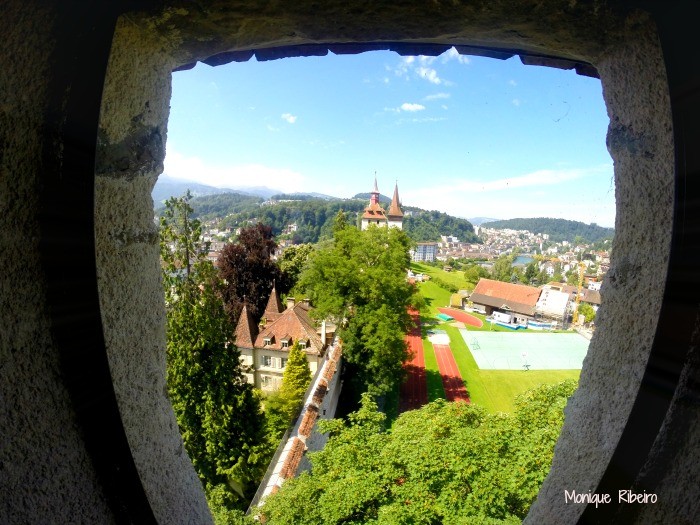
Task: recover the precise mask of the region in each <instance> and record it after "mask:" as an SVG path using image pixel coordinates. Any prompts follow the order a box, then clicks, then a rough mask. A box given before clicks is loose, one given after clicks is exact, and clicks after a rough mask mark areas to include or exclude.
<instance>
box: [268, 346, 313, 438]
mask: <svg viewBox="0 0 700 525" xmlns="http://www.w3.org/2000/svg"><path fill="white" fill-rule="evenodd" d="M310 383H311V369H310V368H309V362H308V360H307V359H306V355H305V354H304V351H303V350H302V349H301V347H300V346H299V342H298V341H297V342H295V343H294V344H293V345H292V347H291V348H290V350H289V357H288V359H287V365H286V366H285V368H284V374H283V376H282V385H281V386H280V389H279V390H278V391H276V392H271V393H270V394H268V395H267V398H266V399H265V414H266V416H267V422H268V436H269V439H270V441H271V443H274V442H276V441H277V440H279V438H280V436H281V435H282V434H284V431H285V430H286V429H287V427H288V426H289V425H290V424H291V423H292V421H293V420H294V419H295V418H296V417H297V416H298V415H299V411H300V409H301V407H302V404H303V402H304V394H305V393H306V389H307V388H308V387H309V384H310Z"/></svg>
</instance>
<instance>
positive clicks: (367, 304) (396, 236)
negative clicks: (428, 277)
mask: <svg viewBox="0 0 700 525" xmlns="http://www.w3.org/2000/svg"><path fill="white" fill-rule="evenodd" d="M410 245H411V242H410V240H409V239H408V237H407V236H406V235H405V233H403V232H402V231H401V230H398V229H396V228H384V227H375V226H372V227H370V228H368V229H367V230H365V231H360V230H358V229H356V228H354V227H351V226H346V227H344V228H339V229H338V230H337V231H336V233H335V239H334V240H333V242H332V243H331V244H329V245H328V246H326V247H324V248H322V249H318V250H317V251H316V252H315V253H314V254H313V255H312V257H311V259H310V261H309V264H308V266H307V268H306V269H305V270H304V272H303V273H302V275H301V278H300V280H299V287H300V288H302V289H304V290H305V292H306V294H307V295H308V296H309V297H310V298H311V300H312V302H313V305H314V311H313V314H314V315H315V316H316V317H317V318H325V317H330V318H332V319H334V320H335V321H337V322H338V323H340V327H339V335H340V337H341V338H342V340H343V354H344V357H345V359H346V360H347V362H349V363H350V364H352V365H355V366H356V367H357V369H358V377H357V378H358V379H359V380H360V381H361V382H362V383H363V384H364V385H365V386H366V387H368V388H370V389H371V391H373V392H374V393H384V392H388V391H389V390H391V389H392V388H393V387H394V385H395V384H396V383H397V381H399V380H400V379H401V377H402V373H403V368H402V363H403V361H404V360H405V358H406V357H407V350H406V344H405V342H404V337H405V334H406V332H407V330H408V328H409V326H410V322H411V318H410V316H409V315H408V312H407V308H408V306H409V305H410V304H411V303H412V302H413V301H415V300H416V297H417V296H414V293H415V291H414V288H413V287H412V286H411V285H409V284H408V282H407V280H406V270H407V268H408V267H409V263H410V258H409V255H408V250H409V247H410Z"/></svg>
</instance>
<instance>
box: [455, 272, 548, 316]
mask: <svg viewBox="0 0 700 525" xmlns="http://www.w3.org/2000/svg"><path fill="white" fill-rule="evenodd" d="M539 298H540V289H539V288H535V287H534V286H526V285H524V284H512V283H504V282H501V281H494V280H492V279H479V282H478V283H477V285H476V287H475V288H474V291H473V292H472V294H471V296H470V297H469V300H470V301H471V302H472V304H473V308H474V309H475V310H479V311H484V312H486V314H487V315H493V314H494V313H500V314H504V315H506V316H509V317H510V321H509V322H511V323H514V324H519V323H524V322H527V321H529V320H532V319H534V318H535V308H536V306H537V301H538V299H539Z"/></svg>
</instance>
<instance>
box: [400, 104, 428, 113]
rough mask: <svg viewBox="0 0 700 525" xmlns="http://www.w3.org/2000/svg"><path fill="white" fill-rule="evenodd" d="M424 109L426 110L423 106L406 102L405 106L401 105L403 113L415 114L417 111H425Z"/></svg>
mask: <svg viewBox="0 0 700 525" xmlns="http://www.w3.org/2000/svg"><path fill="white" fill-rule="evenodd" d="M424 109H425V106H423V105H422V104H413V103H410V102H404V103H403V104H401V110H402V111H411V112H415V111H423V110H424Z"/></svg>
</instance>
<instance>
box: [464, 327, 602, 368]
mask: <svg viewBox="0 0 700 525" xmlns="http://www.w3.org/2000/svg"><path fill="white" fill-rule="evenodd" d="M460 333H461V334H462V338H463V339H464V341H465V342H466V343H467V346H468V347H469V350H470V351H471V353H472V356H473V357H474V360H475V361H476V364H477V366H478V367H479V368H480V369H481V370H524V369H529V370H580V369H581V366H582V365H583V358H584V357H586V352H588V343H589V340H588V339H586V338H585V337H583V336H582V335H579V334H577V333H573V334H571V333H569V334H551V333H504V332H476V331H467V330H464V329H461V330H460Z"/></svg>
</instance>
